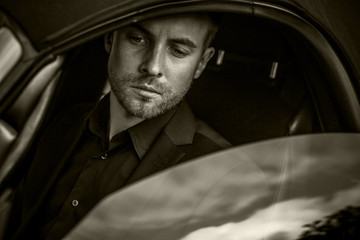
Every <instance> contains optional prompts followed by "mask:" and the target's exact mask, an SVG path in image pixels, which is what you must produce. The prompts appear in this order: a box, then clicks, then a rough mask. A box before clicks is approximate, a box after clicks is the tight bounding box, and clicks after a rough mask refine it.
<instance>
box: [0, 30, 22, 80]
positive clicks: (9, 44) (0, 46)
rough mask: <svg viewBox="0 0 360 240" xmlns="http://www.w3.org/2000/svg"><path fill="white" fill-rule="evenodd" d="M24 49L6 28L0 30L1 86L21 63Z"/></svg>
mask: <svg viewBox="0 0 360 240" xmlns="http://www.w3.org/2000/svg"><path fill="white" fill-rule="evenodd" d="M21 54H22V49H21V45H20V43H19V41H18V40H17V39H16V37H15V36H14V34H13V33H12V32H11V31H10V30H9V29H8V28H6V27H1V28H0V84H1V82H2V81H3V79H4V78H5V76H6V74H7V73H8V72H9V71H10V70H11V69H12V68H13V67H14V66H15V64H16V63H17V61H19V59H20V57H21Z"/></svg>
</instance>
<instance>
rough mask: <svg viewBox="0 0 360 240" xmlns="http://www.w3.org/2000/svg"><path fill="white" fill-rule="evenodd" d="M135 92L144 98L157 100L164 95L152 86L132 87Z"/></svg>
mask: <svg viewBox="0 0 360 240" xmlns="http://www.w3.org/2000/svg"><path fill="white" fill-rule="evenodd" d="M131 87H132V88H133V90H134V92H135V93H136V94H137V95H139V96H141V97H144V98H156V97H159V95H162V93H161V92H160V91H158V90H156V89H155V88H153V87H151V86H146V85H135V86H131Z"/></svg>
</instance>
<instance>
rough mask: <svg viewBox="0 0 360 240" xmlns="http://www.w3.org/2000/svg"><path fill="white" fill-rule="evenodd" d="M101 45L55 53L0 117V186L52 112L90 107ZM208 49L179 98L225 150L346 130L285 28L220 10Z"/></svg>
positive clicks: (100, 68) (99, 89) (313, 65)
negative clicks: (185, 92) (208, 54)
mask: <svg viewBox="0 0 360 240" xmlns="http://www.w3.org/2000/svg"><path fill="white" fill-rule="evenodd" d="M103 44H104V43H103V37H99V38H96V39H94V40H91V41H89V42H87V43H85V44H83V45H81V46H78V47H76V48H74V49H72V50H70V51H68V52H66V53H64V54H63V55H61V56H58V57H57V58H56V60H55V61H54V62H52V63H50V64H48V65H47V66H46V67H45V68H43V69H42V70H41V71H40V72H39V73H38V74H37V75H35V76H34V77H33V79H32V81H31V82H30V84H28V85H27V86H26V88H24V89H23V91H22V93H21V94H20V96H19V97H18V98H17V100H16V101H15V102H14V103H13V104H12V105H11V106H9V108H8V109H7V110H6V111H5V113H3V114H2V116H1V119H0V144H1V146H4V147H2V148H1V150H0V159H1V162H0V164H1V165H2V169H1V172H0V180H1V181H2V180H3V179H4V178H8V180H9V182H12V183H13V184H14V185H16V182H17V181H14V179H12V178H14V176H21V174H20V173H22V171H24V169H26V168H27V166H28V165H29V164H30V162H29V161H27V159H31V158H30V157H29V156H31V154H32V153H33V151H34V148H35V147H34V146H36V143H37V141H38V139H39V136H41V133H42V132H43V131H44V129H46V126H47V125H48V124H49V123H50V122H51V121H52V120H53V119H54V117H56V115H58V114H61V112H62V111H63V110H64V109H66V108H67V107H69V106H70V105H75V104H80V103H84V102H92V103H94V104H95V103H96V102H97V101H98V100H99V98H100V97H101V96H102V95H103V94H104V86H105V85H106V61H107V60H106V59H107V53H106V52H105V49H104V45H103ZM214 47H215V49H216V54H215V56H214V57H213V59H212V60H211V61H210V62H209V64H208V67H207V69H206V70H205V71H204V73H203V75H202V76H201V77H200V78H199V79H197V80H195V81H194V83H193V86H192V88H191V90H190V91H189V93H188V95H187V97H186V98H187V101H188V102H189V104H190V106H191V107H192V108H193V110H194V113H195V115H196V116H198V117H199V118H200V119H202V120H204V121H205V122H207V123H208V124H209V125H210V126H212V127H213V128H214V129H215V130H216V131H218V132H219V133H220V134H221V135H223V136H224V137H225V138H226V139H227V140H228V141H229V142H230V143H231V144H232V145H234V146H236V145H241V144H245V143H250V142H254V141H259V140H265V139H270V138H275V137H281V136H288V135H298V134H306V133H319V132H339V131H348V128H347V126H346V123H344V122H343V119H342V118H341V115H340V113H339V111H338V110H337V109H338V107H339V106H337V105H336V103H335V102H334V100H333V98H332V89H331V87H330V86H329V84H328V83H327V82H326V78H325V75H324V73H323V70H322V69H321V67H320V63H319V60H318V59H317V57H316V54H314V53H313V52H312V50H311V47H309V46H308V45H307V44H306V41H304V40H303V39H301V37H300V36H298V35H297V33H296V32H295V31H292V29H290V28H289V27H287V26H285V25H282V24H279V23H277V22H272V21H270V20H268V19H261V18H255V17H252V16H243V15H238V14H235V13H226V14H224V15H223V17H222V20H221V24H220V30H219V32H218V34H217V37H216V38H215V40H214ZM14 166H17V167H16V168H15V167H14ZM9 172H11V173H14V174H11V175H9ZM9 176H12V177H9ZM16 179H17V178H16ZM17 180H18V179H17ZM7 185H8V184H7Z"/></svg>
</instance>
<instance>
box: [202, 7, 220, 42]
mask: <svg viewBox="0 0 360 240" xmlns="http://www.w3.org/2000/svg"><path fill="white" fill-rule="evenodd" d="M199 14H201V15H204V16H206V17H207V18H208V19H209V22H210V26H209V29H208V32H207V35H206V38H205V42H204V49H206V48H208V47H210V46H211V44H212V42H213V41H214V38H215V35H216V33H217V31H218V30H219V25H220V22H221V19H222V15H221V14H220V13H213V12H211V13H199Z"/></svg>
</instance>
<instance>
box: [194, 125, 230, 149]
mask: <svg viewBox="0 0 360 240" xmlns="http://www.w3.org/2000/svg"><path fill="white" fill-rule="evenodd" d="M196 133H198V134H201V135H203V136H204V137H206V138H208V139H209V140H211V141H213V142H214V143H215V144H217V145H218V146H219V147H221V148H228V147H231V146H232V145H231V143H230V142H229V141H227V140H226V139H225V138H224V137H223V136H221V135H220V134H219V133H217V132H216V131H215V130H214V129H213V128H212V127H210V126H209V125H208V124H207V123H205V122H204V121H202V120H199V119H198V122H197V126H196Z"/></svg>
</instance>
